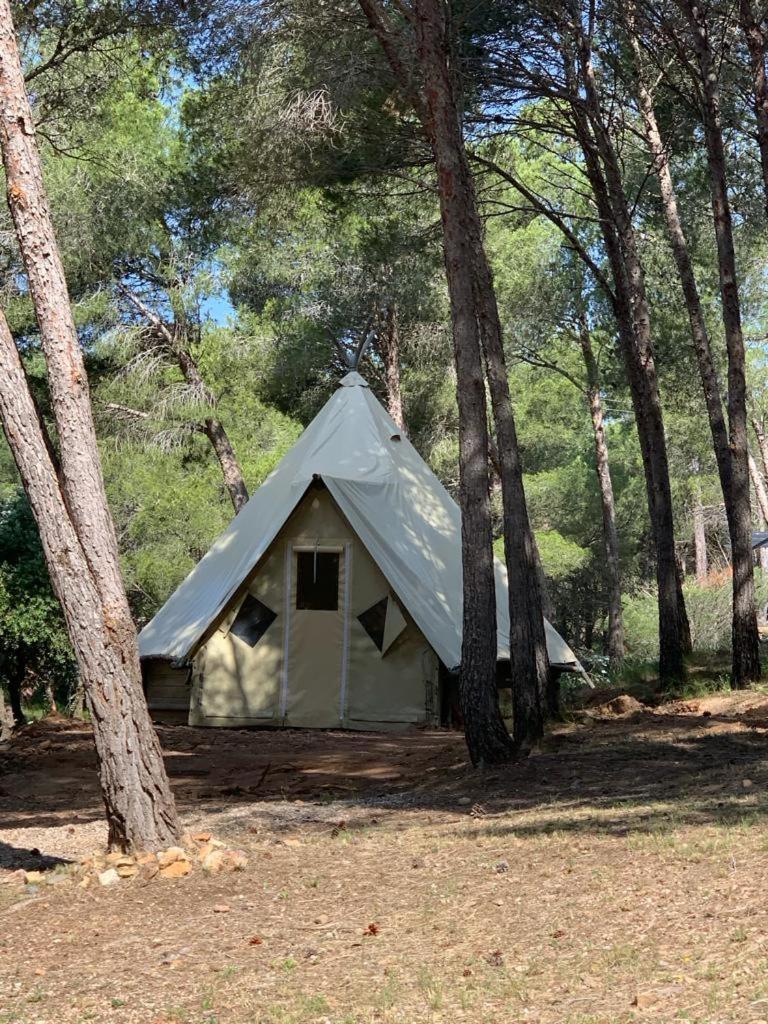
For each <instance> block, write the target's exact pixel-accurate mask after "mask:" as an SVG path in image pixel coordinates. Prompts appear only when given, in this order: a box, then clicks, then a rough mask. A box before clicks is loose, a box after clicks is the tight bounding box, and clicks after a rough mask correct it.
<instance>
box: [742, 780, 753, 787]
mask: <svg viewBox="0 0 768 1024" xmlns="http://www.w3.org/2000/svg"><path fill="white" fill-rule="evenodd" d="M753 786H754V782H753V781H752V779H742V780H741V788H742V789H752V787H753Z"/></svg>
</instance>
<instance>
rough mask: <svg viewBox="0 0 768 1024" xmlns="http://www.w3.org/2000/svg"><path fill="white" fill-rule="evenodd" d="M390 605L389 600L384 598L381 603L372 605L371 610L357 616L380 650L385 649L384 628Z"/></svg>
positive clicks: (368, 609)
mask: <svg viewBox="0 0 768 1024" xmlns="http://www.w3.org/2000/svg"><path fill="white" fill-rule="evenodd" d="M388 603H389V598H388V597H382V599H381V600H380V601H377V602H376V604H372V605H371V607H370V608H367V609H366V610H365V611H364V612H361V613H360V614H359V615H358V616H357V621H358V622H359V623H360V625H361V626H362V627H363V629H364V630H365V632H366V633H367V634H368V636H369V637H370V638H371V640H373V642H374V643H375V644H376V647H377V648H378V649H379V650H381V649H382V648H383V647H384V626H385V625H386V622H387V605H388Z"/></svg>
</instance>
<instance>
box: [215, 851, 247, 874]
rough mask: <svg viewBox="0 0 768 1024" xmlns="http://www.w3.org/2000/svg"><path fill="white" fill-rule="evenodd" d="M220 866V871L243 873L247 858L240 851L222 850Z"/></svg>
mask: <svg viewBox="0 0 768 1024" xmlns="http://www.w3.org/2000/svg"><path fill="white" fill-rule="evenodd" d="M223 854H224V857H223V860H222V864H221V869H222V871H245V869H246V868H247V867H248V858H247V857H246V855H245V854H244V853H243V851H242V850H224V851H223Z"/></svg>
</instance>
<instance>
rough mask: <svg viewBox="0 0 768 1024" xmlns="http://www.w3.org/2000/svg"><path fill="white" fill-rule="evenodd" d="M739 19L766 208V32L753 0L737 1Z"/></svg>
mask: <svg viewBox="0 0 768 1024" xmlns="http://www.w3.org/2000/svg"><path fill="white" fill-rule="evenodd" d="M739 21H740V23H741V30H742V32H743V33H744V41H745V42H746V44H747V49H748V50H749V64H750V70H751V72H752V106H753V109H754V111H755V121H756V122H757V145H758V149H759V150H760V169H761V171H762V174H763V190H764V192H765V203H766V209H767V210H768V76H766V69H765V33H764V31H763V28H762V25H761V23H760V22H759V21H758V20H757V18H756V17H755V12H754V11H753V9H752V0H739Z"/></svg>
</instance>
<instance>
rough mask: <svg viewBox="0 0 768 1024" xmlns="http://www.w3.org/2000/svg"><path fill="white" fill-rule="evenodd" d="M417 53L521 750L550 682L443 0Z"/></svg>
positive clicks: (433, 6)
mask: <svg viewBox="0 0 768 1024" xmlns="http://www.w3.org/2000/svg"><path fill="white" fill-rule="evenodd" d="M414 10H415V13H416V29H417V37H418V40H419V54H420V56H421V55H423V56H424V58H425V59H423V60H421V62H420V63H421V67H422V71H423V72H424V75H425V95H426V103H427V106H428V108H431V109H433V110H434V109H435V106H436V103H440V104H441V113H440V115H439V120H440V123H441V124H442V125H443V126H444V127H443V130H442V131H439V132H438V133H436V135H437V136H439V137H438V138H436V140H435V141H433V146H434V150H435V153H436V157H437V153H438V150H442V151H443V156H442V157H441V158H440V159H442V160H443V161H444V160H445V155H444V154H445V151H446V150H450V152H451V153H452V154H453V157H452V158H453V160H454V161H455V166H456V171H457V175H458V176H457V177H456V178H455V179H451V180H450V181H443V182H442V184H443V185H444V186H447V187H448V188H449V189H451V190H452V192H453V193H455V196H456V198H457V199H458V201H459V202H460V203H461V205H462V208H463V219H464V224H465V225H466V227H468V229H469V231H470V241H471V245H472V272H473V278H474V281H473V290H474V296H475V307H476V315H477V318H478V323H479V329H480V341H481V345H482V349H483V355H484V358H485V370H486V375H487V379H488V385H489V391H490V396H491V405H492V409H493V419H494V424H495V427H496V442H497V448H498V456H499V466H500V470H501V474H500V475H501V493H502V507H503V520H504V550H505V557H506V562H507V576H508V588H509V589H508V593H509V617H510V638H509V649H510V667H511V673H512V705H513V718H514V740H515V749H516V751H517V752H518V753H519V754H525V753H527V752H528V751H530V749H531V748H532V747H533V745H534V744H535V743H536V742H537V741H538V740H539V739H540V738H541V736H542V735H543V732H544V717H545V710H546V706H547V693H548V689H549V685H550V682H551V678H550V674H549V661H548V657H547V647H546V636H545V632H544V616H543V611H542V599H541V592H540V587H539V567H538V557H537V552H536V543H535V540H534V537H533V531H532V530H531V525H530V520H529V517H528V509H527V505H526V499H525V489H524V487H523V473H522V465H521V462H520V455H519V447H518V443H517V433H516V428H515V420H514V414H513V411H512V402H511V398H510V393H509V378H508V375H507V368H506V360H505V356H504V345H503V337H502V331H501V323H500V320H499V313H498V308H497V305H496V295H495V291H494V287H493V279H492V275H491V270H490V266H489V263H488V259H487V256H486V253H485V247H484V244H483V230H482V222H481V220H480V215H479V212H478V209H477V199H476V196H475V191H474V184H473V180H472V175H471V172H470V169H469V162H468V159H467V154H466V149H465V146H464V139H463V135H462V131H461V118H460V111H459V108H458V104H457V103H456V98H455V94H454V88H453V80H452V76H451V72H450V70H449V62H448V52H449V41H448V37H447V26H446V21H445V10H446V9H445V6H444V5H442V4H441V3H440V2H439V0H416V3H415V6H414Z"/></svg>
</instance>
